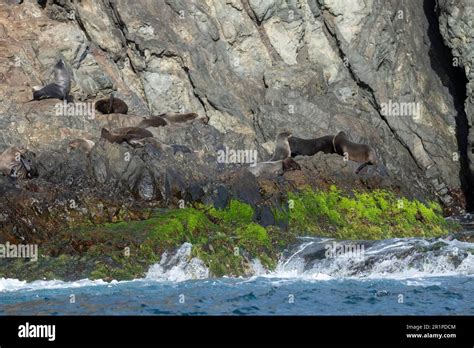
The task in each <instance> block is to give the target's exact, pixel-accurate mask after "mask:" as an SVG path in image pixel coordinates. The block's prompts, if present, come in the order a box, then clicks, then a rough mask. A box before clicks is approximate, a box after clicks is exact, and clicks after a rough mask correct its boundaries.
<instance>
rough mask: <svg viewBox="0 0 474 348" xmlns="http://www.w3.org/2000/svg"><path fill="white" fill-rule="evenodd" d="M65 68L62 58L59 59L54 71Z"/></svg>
mask: <svg viewBox="0 0 474 348" xmlns="http://www.w3.org/2000/svg"><path fill="white" fill-rule="evenodd" d="M65 67H66V64H65V63H64V60H63V59H62V58H59V60H58V62H57V63H56V65H55V66H54V68H55V69H64V68H65Z"/></svg>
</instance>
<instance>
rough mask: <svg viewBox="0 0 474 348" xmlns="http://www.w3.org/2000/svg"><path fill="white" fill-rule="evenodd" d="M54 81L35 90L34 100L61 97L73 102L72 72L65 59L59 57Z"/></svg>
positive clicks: (55, 67) (54, 71)
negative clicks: (71, 92)
mask: <svg viewBox="0 0 474 348" xmlns="http://www.w3.org/2000/svg"><path fill="white" fill-rule="evenodd" d="M53 73H54V82H53V83H50V84H48V85H46V86H45V87H43V88H41V89H40V90H37V91H34V92H33V100H41V99H54V98H57V99H61V100H66V101H67V102H72V101H73V99H72V97H71V96H70V95H69V92H70V90H71V74H70V73H69V71H68V69H67V67H66V64H65V63H64V61H63V60H62V58H61V59H59V61H58V62H57V63H56V65H55V66H54V68H53Z"/></svg>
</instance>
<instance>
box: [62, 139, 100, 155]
mask: <svg viewBox="0 0 474 348" xmlns="http://www.w3.org/2000/svg"><path fill="white" fill-rule="evenodd" d="M68 146H69V149H78V150H80V151H82V152H84V153H85V154H89V153H90V152H91V151H92V148H93V147H94V146H95V143H94V142H93V141H92V140H89V139H74V140H71V141H70V142H69V144H68ZM69 149H68V150H69Z"/></svg>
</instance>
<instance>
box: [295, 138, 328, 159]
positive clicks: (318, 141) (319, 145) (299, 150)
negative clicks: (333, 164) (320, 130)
mask: <svg viewBox="0 0 474 348" xmlns="http://www.w3.org/2000/svg"><path fill="white" fill-rule="evenodd" d="M333 139H334V135H325V136H323V137H321V138H314V139H302V138H297V137H294V136H291V137H289V138H288V143H289V144H290V149H291V157H295V156H313V155H315V154H317V153H318V152H320V151H322V152H324V153H334V146H333V144H332V140H333Z"/></svg>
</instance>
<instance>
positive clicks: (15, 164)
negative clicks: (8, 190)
mask: <svg viewBox="0 0 474 348" xmlns="http://www.w3.org/2000/svg"><path fill="white" fill-rule="evenodd" d="M29 153H30V152H29V151H28V150H27V149H25V148H23V147H17V146H10V147H9V148H7V149H6V150H5V151H3V153H2V154H0V172H1V173H3V174H4V175H5V176H9V177H11V178H15V179H21V180H23V179H31V178H33V177H35V176H37V175H38V173H37V171H36V169H35V168H34V166H33V163H32V161H31V158H29V157H30V156H27V155H28V154H29ZM31 154H33V153H31ZM33 156H34V154H33Z"/></svg>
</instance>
